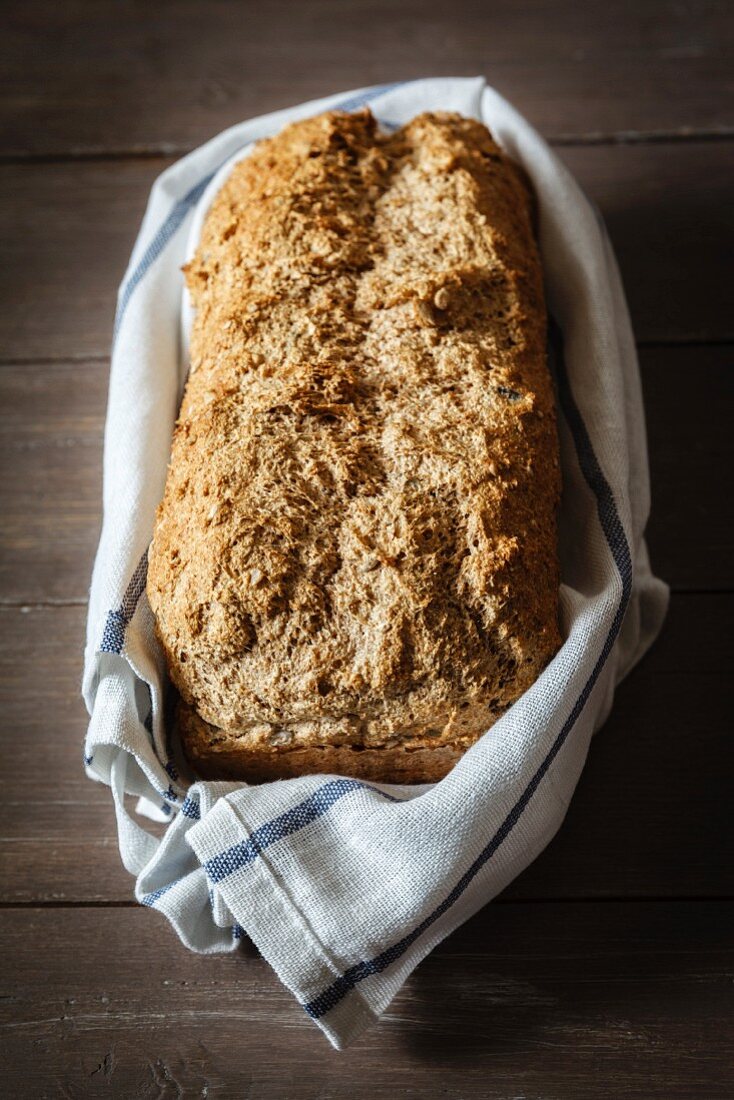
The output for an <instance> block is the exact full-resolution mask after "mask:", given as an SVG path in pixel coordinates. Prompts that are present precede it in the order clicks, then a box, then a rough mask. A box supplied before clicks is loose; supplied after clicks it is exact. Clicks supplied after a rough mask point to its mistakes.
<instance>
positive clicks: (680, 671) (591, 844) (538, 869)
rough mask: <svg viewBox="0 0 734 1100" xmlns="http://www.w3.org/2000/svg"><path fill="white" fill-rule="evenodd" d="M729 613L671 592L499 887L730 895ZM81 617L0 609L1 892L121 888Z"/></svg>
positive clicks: (42, 895) (722, 606)
mask: <svg viewBox="0 0 734 1100" xmlns="http://www.w3.org/2000/svg"><path fill="white" fill-rule="evenodd" d="M733 616H734V595H726V596H725V595H720V594H718V595H711V596H694V595H690V596H680V597H678V598H677V599H676V600H675V601H674V603H673V608H672V611H671V615H670V619H669V621H668V624H667V626H666V629H665V631H664V633H663V635H662V636H661V638H660V639H659V641H658V643H657V644H656V646H655V648H654V649H653V650H652V652H651V653H650V654H649V655H648V656H647V657H646V658H645V660H644V661H643V662H642V664H641V665H640V667H639V668H638V669H636V670H635V671H634V672H633V673H632V674H631V676H630V677H629V679H628V680H627V681H626V682H625V683H623V684H622V685H621V687H620V688H619V691H618V695H617V699H616V701H615V708H614V711H613V713H612V716H611V718H610V719H609V721H608V722H607V724H606V726H605V727H604V729H603V730H602V731H601V732H600V733H599V734H597V736H596V738H595V739H594V742H593V745H592V749H591V753H590V756H589V760H588V763H587V767H586V770H585V771H584V773H583V776H582V779H581V782H580V784H579V787H578V790H577V792H576V795H575V797H574V800H573V802H572V804H571V809H570V810H569V813H568V817H567V819H566V822H565V823H564V826H563V828H562V830H561V832H560V833H559V835H558V837H557V838H556V839H555V840H554V841H553V842H552V844H551V845H550V847H549V848H548V849H547V850H546V852H545V853H544V854H543V855H542V856H541V857H540V859H538V860H537V861H536V863H535V864H534V865H533V866H532V867H531V868H530V869H529V870H528V871H527V872H526V873H525V874H524V875H523V876H522V877H521V878H519V879H518V880H516V882H515V883H513V884H512V886H511V887H510V890H509V891H508V896H510V897H513V898H525V899H532V898H589V897H594V898H601V897H611V898H614V897H620V896H628V897H650V896H660V897H670V896H675V895H681V896H708V895H718V894H732V895H734V874H733V873H732V867H731V860H730V858H729V852H730V850H731V847H732V845H734V822H733V821H732V817H731V814H730V812H729V802H730V799H729V785H730V774H731V765H732V763H733V761H732V750H731V705H730V700H729V694H728V685H729V681H730V674H731V667H732V664H734V643H733V641H732V632H731V621H732V617H733ZM83 621H84V609H83V608H80V607H71V608H70V607H55V608H37V609H31V610H27V611H25V612H23V611H21V610H19V609H13V608H5V609H4V610H2V611H0V691H2V696H3V705H2V726H0V758H2V759H3V760H4V767H3V770H2V773H1V774H0V836H1V837H2V839H3V843H2V845H0V903H2V902H24V903H28V902H33V901H44V902H48V901H54V900H56V901H63V902H66V903H69V902H102V901H130V900H131V899H132V880H131V879H130V878H129V877H128V876H127V874H126V873H125V872H124V871H123V870H122V868H121V866H120V860H119V855H118V853H117V851H116V847H117V842H116V830H115V823H114V815H113V811H112V799H111V796H110V793H109V791H108V790H107V788H105V787H102V786H100V785H98V784H94V783H92V782H90V781H89V780H87V779H86V778H85V776H84V773H83V769H82V763H81V751H82V741H83V737H84V731H85V729H86V715H85V712H84V708H83V706H82V703H81V700H80V699H79V684H80V679H81V652H82V638H83V629H84V622H83ZM699 792H705V797H701V796H700V794H699ZM730 842H731V843H730Z"/></svg>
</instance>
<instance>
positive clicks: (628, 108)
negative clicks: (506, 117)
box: [0, 0, 734, 156]
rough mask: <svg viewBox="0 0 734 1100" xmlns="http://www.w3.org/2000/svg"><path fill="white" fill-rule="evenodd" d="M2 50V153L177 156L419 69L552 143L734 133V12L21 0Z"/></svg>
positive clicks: (630, 1) (423, 0)
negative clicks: (291, 109) (472, 85)
mask: <svg viewBox="0 0 734 1100" xmlns="http://www.w3.org/2000/svg"><path fill="white" fill-rule="evenodd" d="M6 8H7V9H8V16H9V18H7V19H6V26H5V28H4V33H3V36H2V39H1V40H0V56H1V57H2V61H3V71H4V74H5V94H4V96H3V99H2V102H0V135H1V137H0V144H1V145H2V147H3V149H4V151H5V152H6V154H10V155H14V156H18V155H20V156H27V155H35V156H39V155H41V156H43V155H67V154H69V153H72V154H80V153H81V154H84V153H86V154H89V153H92V154H98V153H102V154H105V153H107V152H109V151H110V150H112V151H115V150H116V151H124V152H132V153H136V154H141V153H146V152H150V151H151V150H160V151H163V152H165V153H169V154H175V153H177V152H182V151H185V150H187V149H189V148H191V147H194V146H196V145H198V144H200V143H201V142H203V141H205V140H206V139H207V138H209V137H211V136H212V135H213V134H216V133H218V132H219V131H220V130H222V129H224V128H225V127H227V126H231V125H233V124H235V123H237V122H240V121H241V120H242V119H245V118H252V117H253V116H256V115H259V114H262V113H264V112H267V111H271V110H274V109H277V108H281V107H286V106H289V105H291V104H294V103H299V102H303V101H304V100H309V99H311V98H314V97H318V96H324V95H329V94H332V93H334V92H338V91H340V90H343V91H346V90H348V89H350V88H353V87H354V86H355V85H369V84H379V83H383V82H391V81H395V80H408V79H414V78H418V77H423V76H440V75H450V76H461V75H464V76H476V75H477V74H485V76H486V79H487V81H488V82H489V83H491V84H493V85H494V86H495V87H496V88H497V90H498V91H499V92H501V93H502V94H503V95H505V96H507V97H508V98H509V99H510V100H511V101H512V102H513V103H514V105H515V106H516V107H517V108H518V109H519V110H520V111H522V112H523V113H524V114H525V115H526V116H527V117H528V118H529V119H530V120H531V121H532V122H533V123H534V125H535V126H536V127H537V128H538V129H539V130H540V131H541V132H542V133H544V134H545V135H546V136H548V137H550V138H551V139H557V140H562V141H568V140H579V138H580V139H581V140H584V139H586V140H598V139H599V137H600V136H602V137H615V136H619V135H621V136H625V135H629V134H633V135H639V134H641V133H642V134H644V135H645V137H646V139H648V140H649V138H650V137H654V136H656V135H658V136H659V135H666V137H670V136H673V137H681V136H683V137H685V136H688V135H690V134H691V133H693V134H697V135H700V134H713V135H718V134H722V133H729V132H730V131H731V128H732V126H733V125H734V107H733V106H732V101H731V96H730V95H729V94H728V91H729V88H728V84H727V80H728V77H729V75H730V72H731V64H732V53H733V50H732V35H731V25H732V24H731V14H730V9H728V7H727V5H726V4H724V3H716V2H714V3H711V2H706V3H700V2H696V0H694V2H692V3H686V4H670V3H667V2H666V0H647V2H646V3H644V4H640V3H639V2H638V0H619V2H618V3H615V4H614V5H609V4H602V3H598V2H596V3H595V2H590V3H586V4H578V3H576V2H575V0H554V2H553V3H552V5H549V4H548V3H543V2H542V0H541V2H539V0H534V2H532V3H526V4H522V5H518V4H516V3H513V2H512V0H496V2H494V3H492V4H483V3H477V2H476V0H454V2H453V3H452V4H446V3H445V2H442V0H401V3H400V4H399V5H398V4H395V3H393V2H392V0H371V2H370V3H363V2H348V3H345V2H344V0H309V3H307V4H304V3H300V2H288V0H275V2H273V3H268V4H255V3H254V2H252V0H249V2H241V3H237V4H232V3H227V2H225V0H210V2H208V3H206V4H202V3H195V2H193V3H192V2H191V0H171V2H169V3H166V4H165V5H148V6H147V7H145V8H141V7H140V6H139V5H121V4H119V3H115V2H114V0H96V2H95V4H94V5H92V6H90V5H89V4H87V3H83V2H82V0H66V2H65V3H64V4H63V5H59V4H54V3H52V2H51V0H24V2H23V3H22V4H21V3H19V2H15V3H12V2H11V3H9V4H7V5H6Z"/></svg>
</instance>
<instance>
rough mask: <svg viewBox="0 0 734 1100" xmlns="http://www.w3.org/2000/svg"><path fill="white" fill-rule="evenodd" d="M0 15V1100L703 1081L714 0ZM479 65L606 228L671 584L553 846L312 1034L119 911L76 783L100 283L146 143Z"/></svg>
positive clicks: (712, 687) (148, 163)
mask: <svg viewBox="0 0 734 1100" xmlns="http://www.w3.org/2000/svg"><path fill="white" fill-rule="evenodd" d="M0 19H1V20H2V30H3V34H2V35H0V56H1V57H2V62H3V89H4V94H3V96H2V97H0V133H1V134H2V137H1V138H0V304H2V309H0V464H1V466H2V470H3V475H4V476H3V477H2V479H0V515H2V523H1V524H0V698H1V699H2V710H1V711H0V713H1V714H2V720H1V722H0V760H1V767H0V836H2V845H1V846H0V949H1V950H2V952H3V961H2V977H1V978H0V1013H1V1015H0V1043H1V1044H2V1055H0V1057H2V1065H3V1074H4V1078H5V1087H4V1092H5V1094H7V1095H9V1096H13V1097H16V1096H17V1097H26V1096H27V1097H45V1096H48V1097H56V1096H67V1097H85V1096H96V1095H107V1096H119V1097H137V1096H140V1097H151V1098H153V1097H157V1098H168V1097H179V1096H186V1097H188V1096H196V1097H206V1096H209V1097H214V1096H217V1097H229V1096H232V1097H244V1096H247V1097H250V1098H253V1100H257V1098H263V1100H266V1098H267V1100H270V1098H272V1100H280V1098H288V1100H290V1098H291V1097H292V1098H300V1097H314V1098H316V1097H318V1098H320V1100H327V1098H332V1097H333V1098H336V1097H343V1096H353V1097H356V1098H359V1097H365V1098H366V1097H368V1096H369V1097H372V1096H377V1097H385V1098H388V1097H393V1096H396V1097H428V1098H433V1097H436V1098H437V1097H448V1098H451V1100H464V1098H483V1097H497V1098H500V1097H501V1098H510V1097H519V1096H522V1097H525V1098H527V1100H536V1098H537V1100H551V1098H558V1100H567V1098H569V1097H574V1098H575V1097H579V1098H592V1100H593V1098H597V1097H614V1098H616V1097H618V1096H620V1095H624V1094H625V1093H626V1094H628V1095H630V1096H632V1097H639V1098H640V1100H645V1098H648V1097H650V1098H657V1097H660V1098H665V1100H667V1098H675V1097H686V1098H688V1097H691V1098H695V1100H698V1098H704V1100H706V1098H709V1097H711V1098H715V1097H729V1096H731V1095H732V1094H733V1093H734V1049H733V1046H734V1041H733V1038H732V1037H733V1036H734V1026H733V1025H734V1006H733V1004H732V985H731V971H732V965H733V962H734V959H733V956H734V951H733V950H732V948H733V947H734V935H733V933H732V928H733V918H734V909H733V908H732V900H731V899H732V896H733V894H734V881H733V879H732V861H731V852H732V850H734V843H733V842H734V835H733V834H734V829H733V826H732V814H731V812H730V805H731V795H730V791H731V780H732V764H733V763H734V761H733V760H732V752H731V734H732V726H733V725H734V722H733V721H732V719H733V718H734V706H733V705H732V701H731V689H730V685H731V679H732V665H733V664H734V661H733V657H734V642H733V641H732V639H733V637H734V633H733V632H732V628H731V623H732V620H733V619H734V525H732V521H731V500H732V497H734V472H733V471H734V463H733V462H732V446H731V436H732V429H731V425H732V423H734V330H733V329H732V309H731V290H730V284H731V276H730V266H731V255H732V251H733V246H734V218H733V217H732V204H731V201H730V194H731V181H732V166H733V164H734V157H733V156H732V153H733V151H734V140H732V139H734V100H733V98H732V94H731V92H732V81H731V72H732V54H733V53H734V42H733V37H732V18H731V8H730V7H729V6H728V5H727V4H726V3H711V2H689V3H686V4H674V3H672V2H663V0H656V2H643V3H633V2H632V0H621V2H620V3H615V4H613V5H609V4H604V3H601V0H593V2H590V3H588V4H582V5H579V4H576V3H570V2H566V0H556V2H541V0H535V2H531V3H528V4H522V5H520V4H514V3H510V2H509V0H500V2H497V3H488V2H485V3H482V2H478V0H477V2H473V0H457V2H455V3H453V4H450V5H447V4H439V3H437V2H434V0H422V2H421V3H418V2H417V0H404V2H403V3H401V4H399V5H398V4H391V3H388V2H387V0H378V2H372V3H367V2H362V0H358V2H356V0H303V2H300V3H295V2H291V3H286V2H284V0H279V2H276V3H265V4H262V5H255V4H253V3H235V2H225V0H215V2H209V3H206V4H205V3H203V2H202V0H170V2H161V3H159V4H157V5H152V4H149V5H142V4H139V3H131V2H122V3H116V2H113V0H97V2H95V3H94V4H91V3H83V2H81V0H67V2H66V3H64V4H60V5H54V4H51V3H50V0H44V2H37V0H30V2H26V3H24V4H20V3H11V4H6V5H5V7H4V9H3V13H2V15H0ZM477 73H481V74H483V75H485V76H486V77H487V79H488V80H489V81H490V82H491V83H494V84H495V86H496V87H497V88H498V89H499V90H500V91H501V92H503V93H504V94H506V95H507V96H508V97H509V98H511V99H512V100H513V102H514V103H515V104H516V105H517V106H518V107H519V108H520V109H521V110H523V111H524V112H525V113H526V114H527V115H528V117H529V118H530V119H531V121H533V122H534V123H535V124H536V125H537V126H538V128H539V129H540V130H541V131H542V132H543V133H545V134H546V135H547V136H548V137H549V138H550V139H551V140H552V141H553V142H554V143H555V145H556V146H557V148H558V151H559V153H560V155H561V156H562V157H563V159H564V160H565V161H566V163H567V164H568V165H569V167H570V169H571V170H572V172H573V173H574V174H575V175H576V177H577V178H578V179H579V181H580V182H581V184H582V185H583V186H584V188H585V189H586V191H587V193H588V194H589V195H590V197H592V198H593V199H594V201H595V202H596V203H597V205H598V206H599V207H600V209H601V210H602V212H603V214H604V216H605V218H606V220H607V224H608V227H609V231H610V235H611V237H612V240H613V243H614V245H615V248H616V250H617V253H618V256H619V260H620V266H621V269H622V273H623V276H624V279H625V285H626V288H627V292H628V296H629V300H630V306H631V310H632V315H633V320H634V324H635V331H636V335H637V338H638V341H639V344H640V362H641V369H642V377H643V387H644V392H645V400H646V407H647V413H648V434H649V444H650V461H651V474H652V483H653V515H652V520H651V523H650V531H649V543H650V548H651V552H652V556H653V561H654V564H655V566H656V568H657V570H658V571H659V572H660V574H661V575H662V576H664V577H665V578H666V579H667V580H668V581H669V582H670V583H671V586H672V588H673V599H672V606H671V613H670V618H669V621H668V623H667V625H666V629H665V632H664V634H663V635H662V636H661V638H660V640H659V642H658V643H657V645H656V646H655V648H654V649H653V650H652V652H651V653H650V654H649V655H648V656H647V657H646V658H645V660H644V661H643V662H642V663H641V665H640V666H639V667H638V668H637V669H636V670H635V671H634V672H633V673H632V674H631V676H630V677H629V678H628V680H627V681H625V683H624V684H622V685H621V687H620V689H619V692H618V695H617V699H616V702H615V707H614V710H613V713H612V715H611V717H610V719H609V721H608V722H607V724H606V726H605V727H604V729H603V730H602V731H600V733H599V734H598V735H597V736H596V738H595V739H594V742H593V744H592V747H591V752H590V755H589V760H588V763H587V766H586V769H585V771H584V773H583V776H582V778H581V782H580V784H579V787H578V790H577V793H576V795H575V798H574V800H573V803H572V805H571V808H570V810H569V813H568V816H567V819H566V821H565V823H564V826H563V828H562V829H561V831H560V833H559V834H558V836H557V837H556V838H555V840H554V841H553V842H552V843H551V844H550V845H549V847H548V849H547V850H546V851H545V852H544V853H543V855H542V856H541V857H540V858H539V859H538V860H537V861H536V863H535V864H534V865H533V866H532V867H530V868H529V869H528V870H527V871H526V872H525V874H524V875H522V876H521V877H520V878H519V879H518V880H517V881H516V882H514V883H513V884H512V885H511V887H510V888H509V889H508V890H507V891H506V892H505V894H504V895H503V896H502V897H501V898H500V899H498V901H497V902H496V903H495V904H493V905H491V906H489V907H487V908H486V909H485V910H483V911H482V912H481V913H479V914H478V915H477V916H476V917H475V918H473V919H472V920H471V921H470V922H469V923H468V924H467V925H465V926H464V927H463V928H461V929H460V930H459V931H457V932H456V933H455V934H454V935H453V936H451V937H450V938H449V940H447V941H446V942H445V943H444V944H443V945H441V946H440V947H439V948H438V949H437V950H436V951H434V952H433V954H432V955H431V956H430V957H429V959H427V960H426V961H425V962H424V963H423V964H422V966H421V967H420V968H419V969H418V971H417V972H416V974H415V975H414V976H413V977H412V978H411V979H410V980H409V982H408V983H407V985H406V987H405V988H404V990H403V991H402V992H401V994H400V995H399V997H398V999H397V1000H396V1001H395V1003H394V1004H393V1006H391V1008H390V1010H389V1012H388V1014H387V1016H386V1018H385V1020H384V1021H383V1022H382V1024H381V1025H380V1026H379V1027H378V1028H375V1029H373V1031H372V1032H371V1033H370V1034H369V1035H367V1036H366V1037H365V1038H364V1039H362V1040H361V1041H360V1042H359V1043H357V1044H356V1046H355V1047H354V1048H353V1049H352V1050H350V1051H349V1052H348V1053H346V1054H342V1055H339V1054H336V1053H335V1052H333V1051H331V1050H330V1048H329V1047H328V1046H327V1044H326V1042H325V1040H324V1039H323V1038H322V1037H321V1036H320V1035H319V1033H318V1032H317V1031H316V1029H315V1028H314V1027H313V1025H312V1024H310V1023H309V1022H308V1021H307V1020H306V1018H305V1016H304V1015H303V1013H302V1012H301V1010H300V1009H299V1008H298V1007H297V1006H296V1005H295V1003H294V1002H293V1000H292V998H291V997H290V994H288V993H286V992H285V991H284V990H283V989H282V987H281V986H280V985H279V983H278V981H277V979H276V978H275V976H274V975H273V974H272V972H271V971H270V969H269V968H268V967H267V966H266V965H265V964H264V963H263V962H262V961H261V960H259V959H258V958H256V957H255V956H254V954H253V953H251V952H250V953H248V952H247V951H246V950H241V951H239V952H238V953H236V954H235V955H234V956H226V957H214V958H200V957H197V956H193V955H191V954H189V953H188V952H187V951H186V950H185V949H184V948H182V947H181V946H180V944H179V943H178V942H177V941H176V940H175V938H174V937H173V934H172V933H171V931H170V930H169V928H168V927H167V926H166V924H165V922H164V920H163V918H161V917H160V916H158V915H157V914H155V913H153V912H150V911H148V910H142V909H139V908H138V907H137V906H136V905H135V904H134V901H133V898H132V882H131V879H130V878H129V876H128V875H127V874H126V873H125V871H124V870H123V869H122V867H121V865H120V861H119V855H118V852H117V842H116V836H115V828H114V817H113V812H112V806H111V799H110V795H109V792H108V791H107V789H106V788H104V787H102V786H99V785H96V784H92V783H90V782H89V781H88V780H87V779H86V778H85V777H84V774H83V771H82V767H81V746H82V737H83V732H84V727H85V714H84V708H83V706H82V704H81V701H80V699H79V685H80V680H81V651H82V645H83V633H84V619H85V602H86V592H87V588H88V583H89V576H90V570H91V563H92V558H93V554H94V549H95V545H96V540H97V537H98V533H99V525H100V490H101V453H102V430H103V423H104V412H105V401H106V388H107V372H108V361H107V354H108V349H109V343H110V334H111V325H112V316H113V310H114V298H115V293H116V288H117V285H118V283H119V281H120V278H121V276H122V273H123V270H124V267H125V264H126V262H127V259H128V256H129V252H130V249H131V246H132V241H133V237H134V235H135V232H136V230H137V226H138V224H139V221H140V218H141V216H142V212H143V209H144V205H145V201H146V197H147V193H148V190H149V187H150V184H151V182H152V180H153V179H154V178H155V176H156V175H157V174H158V173H159V172H160V171H161V170H162V168H163V167H165V165H166V164H168V163H170V157H171V156H173V155H177V154H178V153H179V152H182V151H184V150H186V149H188V148H191V147H193V146H195V145H196V144H198V143H199V142H201V141H203V140H205V139H206V138H207V137H210V136H212V135H213V134H214V133H216V132H218V131H219V130H220V129H222V128H224V127H225V126H227V125H230V124H232V123H234V122H237V121H239V120H241V119H242V118H246V117H249V116H251V115H253V114H256V113H260V112H263V111H267V110H271V109H276V108H278V107H282V106H286V105H288V104H289V103H293V102H297V101H300V100H302V99H305V98H307V97H311V96H317V95H322V94H328V93H330V92H332V91H339V90H345V89H347V88H350V87H354V86H357V85H360V84H368V83H374V82H381V81H389V80H395V79H404V78H410V77H415V76H420V75H423V74H427V75H433V74H457V75H473V74H477Z"/></svg>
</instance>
